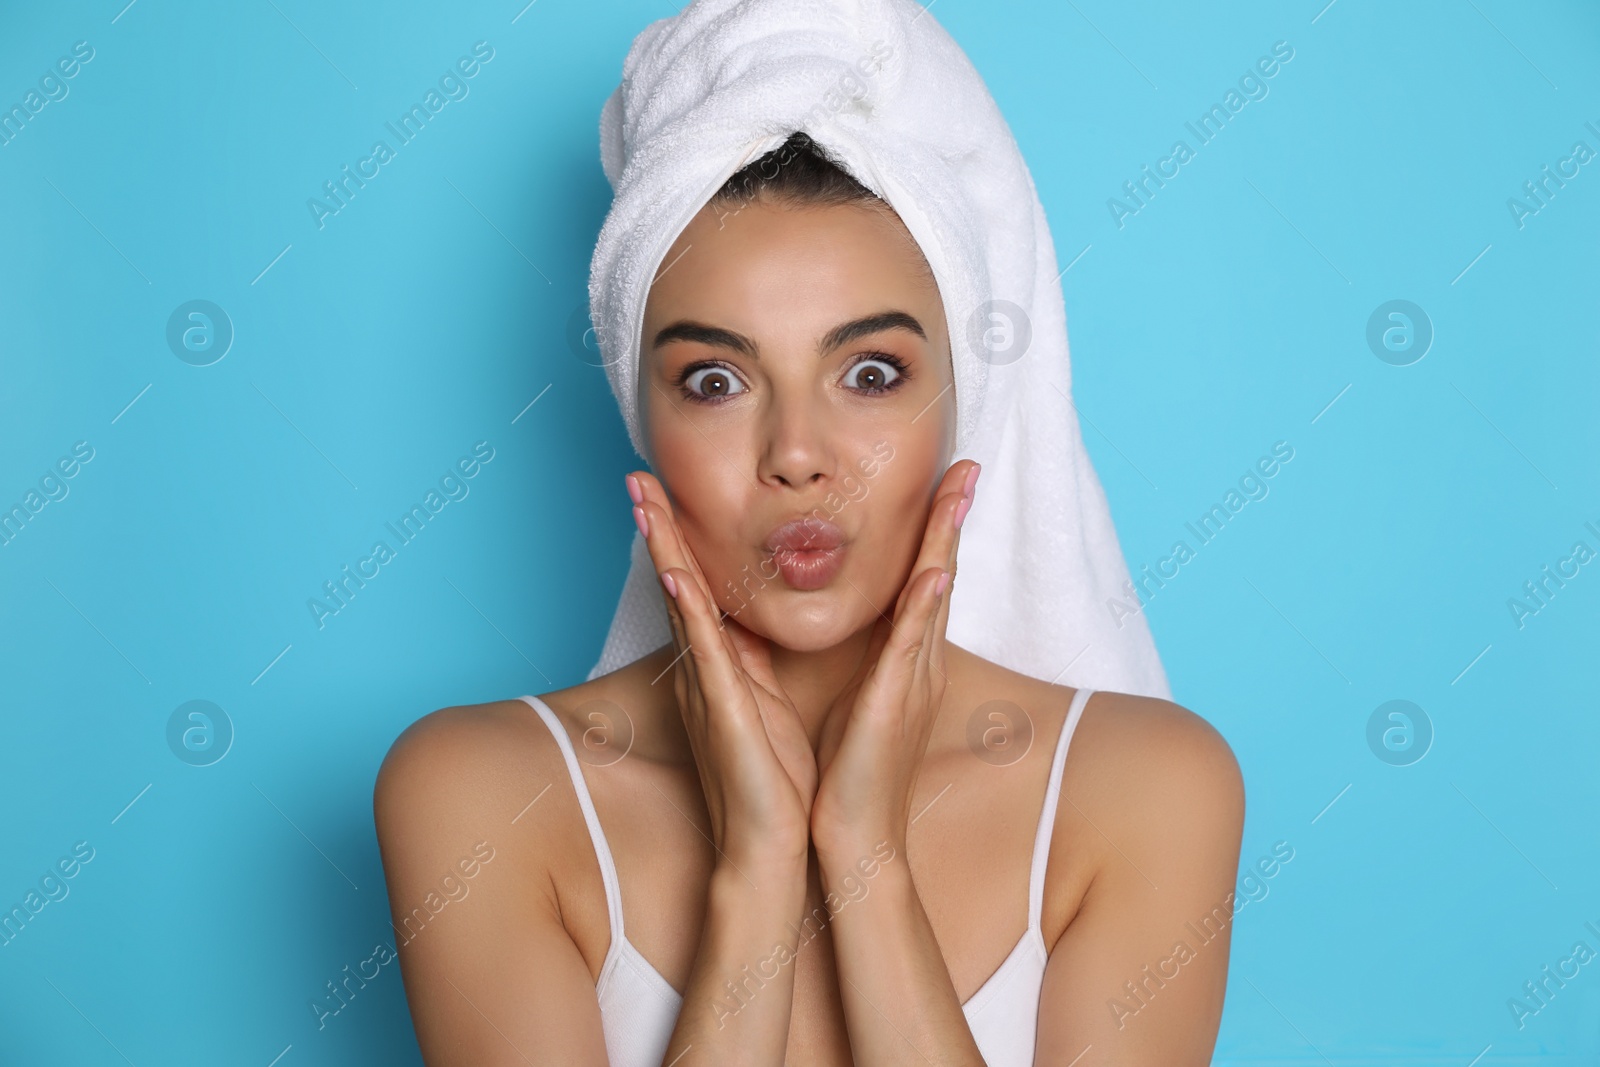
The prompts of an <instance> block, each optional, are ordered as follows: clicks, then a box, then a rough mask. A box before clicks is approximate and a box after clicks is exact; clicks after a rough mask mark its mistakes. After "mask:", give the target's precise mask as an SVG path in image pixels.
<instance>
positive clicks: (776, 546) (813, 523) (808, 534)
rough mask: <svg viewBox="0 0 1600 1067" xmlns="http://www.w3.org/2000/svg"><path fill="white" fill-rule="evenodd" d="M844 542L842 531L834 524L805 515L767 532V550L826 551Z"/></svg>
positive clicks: (774, 551)
mask: <svg viewBox="0 0 1600 1067" xmlns="http://www.w3.org/2000/svg"><path fill="white" fill-rule="evenodd" d="M844 542H845V536H844V531H843V530H841V529H840V528H839V527H838V526H837V525H836V524H834V523H831V522H829V521H827V520H826V519H819V518H817V517H816V516H815V515H805V516H802V517H800V518H798V519H790V520H789V521H787V522H784V523H780V524H779V525H777V526H775V527H773V530H772V532H771V533H769V534H767V540H766V544H765V546H764V547H765V548H766V550H767V551H768V552H773V553H776V552H826V551H829V550H831V549H835V548H838V547H839V546H841V545H843V544H844Z"/></svg>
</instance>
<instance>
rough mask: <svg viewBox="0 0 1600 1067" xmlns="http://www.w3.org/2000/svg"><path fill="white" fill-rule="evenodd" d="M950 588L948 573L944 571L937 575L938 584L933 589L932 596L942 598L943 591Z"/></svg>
mask: <svg viewBox="0 0 1600 1067" xmlns="http://www.w3.org/2000/svg"><path fill="white" fill-rule="evenodd" d="M948 588H950V572H949V571H945V572H944V573H943V574H941V575H939V584H938V585H936V586H934V587H933V595H934V596H944V591H945V590H946V589H948Z"/></svg>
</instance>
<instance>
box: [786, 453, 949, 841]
mask: <svg viewBox="0 0 1600 1067" xmlns="http://www.w3.org/2000/svg"><path fill="white" fill-rule="evenodd" d="M977 479H978V464H977V463H976V462H974V461H972V460H961V461H960V462H958V463H955V464H952V465H951V467H950V469H949V470H947V471H945V475H944V478H943V480H942V481H941V482H940V483H939V488H938V490H937V491H936V493H935V495H934V500H933V504H932V506H931V507H930V508H929V510H928V519H927V523H926V524H925V526H924V528H923V534H922V550H921V552H920V553H918V555H917V560H916V563H915V564H914V565H913V566H912V568H911V577H910V578H909V579H907V581H906V584H905V587H904V588H903V589H901V591H900V597H899V599H898V600H897V601H896V602H895V609H894V619H893V621H892V622H891V621H890V620H889V619H887V618H883V617H880V618H879V619H878V621H877V623H876V624H875V625H874V626H873V631H872V638H871V641H870V642H869V644H868V646H867V651H866V654H865V655H864V656H863V657H862V660H861V666H860V667H858V668H857V670H856V673H855V677H853V678H852V679H851V680H850V682H849V684H847V685H846V686H845V688H844V689H843V691H841V692H840V694H839V696H838V698H837V699H836V700H835V701H834V704H833V707H832V708H831V709H830V710H829V714H828V720H827V723H826V725H825V726H824V728H823V733H822V737H821V739H820V742H819V744H818V747H817V768H818V773H819V775H820V781H819V782H818V785H817V794H816V799H815V801H814V802H813V803H812V805H811V840H812V842H813V843H814V844H815V845H816V848H817V854H818V858H819V859H822V860H823V862H824V865H826V864H827V862H828V860H829V859H832V860H834V861H837V862H841V863H845V864H851V863H854V862H855V861H856V859H858V858H859V857H860V856H863V855H865V854H866V853H867V852H870V851H871V850H872V849H873V848H874V846H875V845H876V844H877V843H878V842H880V841H885V840H887V841H888V842H889V843H890V844H892V845H894V846H895V847H896V848H897V849H900V850H902V851H903V850H904V846H905V838H906V831H907V827H908V825H909V822H910V807H911V798H912V794H913V792H914V791H915V789H916V784H917V775H918V772H919V771H920V770H921V766H922V755H923V753H924V752H925V751H926V750H927V747H928V738H929V737H930V736H931V734H932V732H933V723H934V719H935V718H936V717H937V715H938V712H939V703H940V701H941V699H942V698H943V696H944V689H945V686H946V685H947V684H948V679H946V678H945V674H944V634H945V625H946V622H947V621H948V619H949V617H950V596H949V585H950V583H951V581H953V580H954V578H955V566H956V546H957V544H958V543H959V541H960V532H959V531H960V526H961V522H962V520H964V519H965V518H966V516H967V509H968V508H970V507H971V505H972V490H973V487H974V486H975V485H976V483H977Z"/></svg>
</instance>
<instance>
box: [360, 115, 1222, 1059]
mask: <svg viewBox="0 0 1600 1067" xmlns="http://www.w3.org/2000/svg"><path fill="white" fill-rule="evenodd" d="M662 262H663V264H666V265H668V266H667V267H666V269H664V270H662V271H661V272H660V273H659V274H658V275H657V276H656V277H655V280H654V282H653V284H652V285H651V287H650V290H649V295H648V301H647V304H646V307H645V311H644V326H643V333H642V338H643V343H642V345H641V351H640V356H639V360H640V363H639V367H638V376H639V393H640V396H641V398H642V399H641V401H640V414H641V416H642V422H643V428H644V431H645V435H646V438H647V441H648V445H649V452H648V454H649V456H650V457H651V464H650V465H651V467H652V469H653V473H650V472H646V471H642V470H641V471H636V472H634V473H632V474H630V475H628V477H627V479H626V489H627V491H628V493H629V495H630V497H631V499H632V506H633V515H634V519H635V521H636V522H637V524H638V526H639V529H640V531H641V533H642V534H643V535H644V537H645V539H646V542H647V544H648V546H649V553H650V558H651V560H652V561H653V562H654V565H655V569H656V572H657V574H658V575H659V578H660V581H659V586H660V594H661V596H662V597H663V599H664V601H665V604H666V607H667V610H668V614H669V617H670V620H671V626H672V641H671V643H670V644H666V645H664V646H663V647H661V648H659V649H657V650H656V651H655V652H654V653H652V654H650V655H647V656H645V657H644V658H643V659H640V660H638V661H637V662H634V663H632V664H630V665H628V666H626V667H623V668H621V669H619V670H616V671H613V672H611V673H608V674H605V675H603V676H601V677H597V678H594V679H593V680H591V681H588V682H586V683H584V684H581V685H576V686H573V687H571V688H567V689H561V690H557V691H554V692H549V693H545V694H543V695H542V696H540V697H526V698H523V699H520V700H506V701H499V702H495V703H490V704H482V705H475V706H470V707H452V708H446V709H443V710H441V711H437V712H434V713H433V714H431V715H428V716H426V717H425V718H423V719H421V720H420V721H418V722H417V723H416V724H414V725H413V726H412V727H410V728H409V729H408V730H407V731H406V732H405V733H404V734H403V735H402V736H401V738H400V739H399V740H398V741H397V742H396V743H395V745H394V747H393V749H392V750H391V752H390V754H389V756H388V758H387V760H386V761H385V763H384V766H383V768H382V771H381V773H380V775H379V779H378V784H377V790H376V796H375V812H376V819H377V828H378V833H379V841H380V844H381V848H382V855H383V862H384V868H385V872H386V875H387V878H388V888H389V896H390V901H391V904H392V908H393V917H394V923H395V926H396V928H397V930H399V931H401V937H402V938H404V939H405V940H404V945H403V948H402V949H401V953H400V960H401V967H402V971H403V974H404V979H405V988H406V992H407V996H408V998H409V1002H410V1006H411V1011H412V1016H413V1019H414V1022H415V1025H416V1031H417V1036H418V1040H419V1042H420V1044H421V1048H422V1050H423V1054H424V1057H425V1059H426V1061H427V1062H428V1063H429V1064H430V1065H433V1067H444V1065H452V1064H461V1065H466V1064H472V1065H478V1067H483V1065H494V1064H505V1065H512V1064H539V1065H541V1067H542V1065H544V1064H557V1063H559V1064H584V1065H596V1067H598V1065H601V1064H605V1063H608V1062H609V1063H611V1064H628V1065H634V1064H639V1065H642V1064H647V1063H648V1064H662V1063H680V1064H683V1065H686V1067H687V1065H690V1064H718V1065H720V1064H733V1063H738V1064H779V1063H793V1064H826V1065H838V1064H851V1063H860V1064H873V1065H883V1064H927V1063H938V1064H981V1063H988V1064H990V1065H991V1067H997V1065H1001V1064H1007V1065H1010V1064H1016V1065H1022V1064H1069V1063H1070V1064H1075V1065H1078V1067H1110V1065H1147V1064H1156V1063H1159V1064H1164V1065H1202V1064H1206V1063H1209V1061H1210V1055H1211V1050H1212V1046H1213V1043H1214V1041H1215V1037H1216V1033H1217V1028H1218V1024H1219V1019H1220V1015H1221V1010H1222V1001H1223V988H1224V984H1225V977H1226V970H1227V958H1228V936H1227V934H1228V929H1229V924H1228V923H1227V921H1226V918H1225V916H1227V915H1230V914H1231V912H1229V910H1228V902H1229V901H1231V889H1232V886H1233V883H1234V878H1235V874H1236V864H1237V860H1238V854H1239V843H1240V834H1241V826H1242V819H1243V789H1242V785H1241V780H1240V775H1239V771H1238V768H1237V766H1236V763H1235V761H1234V759H1233V755H1232V753H1231V751H1230V750H1229V748H1228V746H1227V744H1226V743H1225V742H1224V741H1223V740H1222V738H1221V737H1220V735H1218V733H1217V732H1216V731H1215V730H1213V729H1212V728H1211V727H1210V726H1209V725H1208V724H1207V723H1206V722H1205V721H1204V720H1203V719H1201V718H1200V717H1198V716H1197V715H1195V714H1193V713H1191V712H1189V711H1187V710H1185V709H1184V708H1182V707H1180V706H1178V705H1176V704H1174V703H1171V702H1169V701H1166V700H1160V699H1154V698H1149V697H1141V696H1133V695H1128V694H1123V693H1118V692H1109V691H1098V692H1092V693H1091V692H1090V691H1089V690H1087V689H1082V690H1078V689H1073V688H1069V687H1066V686H1059V685H1052V684H1048V683H1046V682H1044V681H1041V680H1039V679H1036V678H1032V677H1028V676H1026V675H1023V674H1019V673H1017V672H1014V671H1011V670H1008V669H1005V668H1003V667H1001V666H999V665H997V664H995V663H992V662H989V661H987V660H985V659H983V658H981V657H979V656H977V655H975V654H973V653H972V652H969V651H967V650H965V649H963V648H961V647H959V646H957V645H955V644H954V643H951V642H949V641H947V640H945V636H944V634H945V626H946V620H947V618H948V611H949V605H950V597H951V592H952V590H953V589H954V584H953V583H954V582H955V581H956V580H957V579H956V559H957V546H958V544H959V541H960V537H961V527H962V524H963V522H964V520H965V519H966V516H967V515H968V514H969V512H970V511H971V509H973V508H982V507H983V500H982V498H983V484H982V483H983V479H982V475H981V473H980V471H979V469H978V467H977V465H976V464H975V463H973V462H972V461H971V460H961V461H959V462H956V463H954V464H952V463H951V455H952V441H953V430H952V427H953V426H954V421H955V401H954V390H952V388H951V382H952V373H953V372H952V362H951V345H950V338H949V337H948V336H947V328H946V315H945V309H944V307H943V306H942V304H941V297H940V292H939V288H938V286H937V285H936V284H935V283H934V278H933V274H932V272H931V271H930V269H929V264H928V262H927V261H926V260H925V258H924V256H923V254H922V253H921V251H920V250H919V247H918V245H917V242H916V241H915V240H914V239H913V238H912V236H911V234H910V232H909V231H908V230H907V228H906V226H905V225H904V224H903V223H902V221H901V219H900V218H899V217H898V216H897V215H896V213H895V212H894V211H893V210H892V209H890V208H889V207H888V205H887V204H886V203H885V202H884V201H882V200H880V199H879V198H878V197H876V196H875V195H874V194H873V193H871V192H870V191H868V190H867V189H866V188H864V187H863V186H862V185H860V184H858V183H857V182H856V181H855V180H854V179H853V178H852V177H851V176H850V175H849V174H848V173H846V172H845V171H844V170H842V169H840V168H839V167H836V166H835V165H834V164H833V163H832V162H830V160H829V158H828V156H827V154H826V153H825V152H823V151H822V150H820V149H819V148H818V147H817V146H816V145H815V144H814V143H813V142H811V141H810V140H809V139H808V138H806V137H805V135H803V134H799V135H796V136H795V137H792V138H790V140H789V142H788V143H787V144H786V145H784V146H783V148H782V149H781V150H777V151H775V152H773V153H769V154H768V155H766V156H763V157H762V158H760V159H758V160H756V161H755V162H753V163H752V164H750V165H749V166H748V167H746V168H744V169H743V170H741V171H740V172H739V173H737V174H736V175H735V176H734V177H733V178H732V179H731V180H730V181H729V182H728V184H727V185H726V186H725V187H724V188H723V189H722V190H721V191H720V192H719V193H718V194H717V195H716V196H715V197H713V198H712V200H711V201H710V202H709V203H708V204H706V205H705V207H704V208H702V209H701V210H700V211H699V213H698V214H697V215H695V216H694V217H693V219H692V221H691V222H690V223H689V224H688V226H687V227H686V228H685V229H684V230H683V231H682V232H681V234H679V236H678V237H677V239H676V241H675V242H674V243H673V245H672V247H671V248H670V249H669V250H668V252H667V254H666V255H665V256H664V257H663V259H662ZM967 592H968V594H972V593H973V592H974V591H973V590H970V589H969V590H968V591H967ZM977 595H982V591H981V590H979V591H977ZM474 849H478V850H479V851H478V852H476V853H475V852H474ZM484 854H490V855H492V859H491V860H490V861H488V862H475V863H471V864H468V863H467V862H465V861H464V858H465V857H470V856H473V855H478V856H480V857H481V856H482V855H484ZM469 868H470V869H471V870H472V872H473V873H472V875H471V877H470V879H469V878H467V876H466V872H467V871H468V870H469ZM445 879H449V881H448V882H447V881H445ZM441 886H444V887H445V888H446V889H447V890H448V891H449V895H450V897H451V900H452V901H455V902H453V903H451V904H450V905H449V906H448V907H445V906H444V905H443V904H440V905H439V907H438V910H435V909H434V907H433V906H432V903H431V902H433V901H437V900H438V899H439V890H440V888H441ZM452 886H453V887H455V888H454V889H451V887H452ZM468 894H469V895H468ZM624 916H626V924H625V925H624ZM1199 929H1204V930H1205V931H1206V932H1207V935H1208V936H1207V938H1206V939H1205V940H1201V938H1200V937H1199V936H1197V933H1196V932H1194V931H1197V930H1199ZM1211 935H1214V936H1211ZM608 1057H609V1059H608Z"/></svg>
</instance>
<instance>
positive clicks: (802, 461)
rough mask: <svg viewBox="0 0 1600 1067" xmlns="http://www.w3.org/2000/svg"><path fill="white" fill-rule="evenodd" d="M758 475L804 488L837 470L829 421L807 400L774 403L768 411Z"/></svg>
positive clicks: (774, 481)
mask: <svg viewBox="0 0 1600 1067" xmlns="http://www.w3.org/2000/svg"><path fill="white" fill-rule="evenodd" d="M764 421H765V428H764V433H765V440H764V441H763V442H762V456H761V462H760V470H759V471H758V475H759V477H760V479H761V480H762V481H763V482H766V483H769V484H771V483H776V484H779V485H784V486H788V487H789V488H791V489H800V488H804V487H805V486H808V485H810V484H812V483H813V482H815V481H817V480H819V479H821V478H825V477H827V476H829V475H830V474H832V473H833V470H832V456H833V446H832V443H831V441H830V438H831V435H830V433H829V430H828V425H827V420H826V418H825V417H823V415H822V414H821V413H819V412H817V411H815V410H814V409H813V408H812V407H811V406H810V405H808V404H807V403H805V402H804V401H791V402H788V403H779V404H774V405H773V407H772V408H771V409H769V410H768V412H767V417H766V419H765V420H764Z"/></svg>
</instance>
